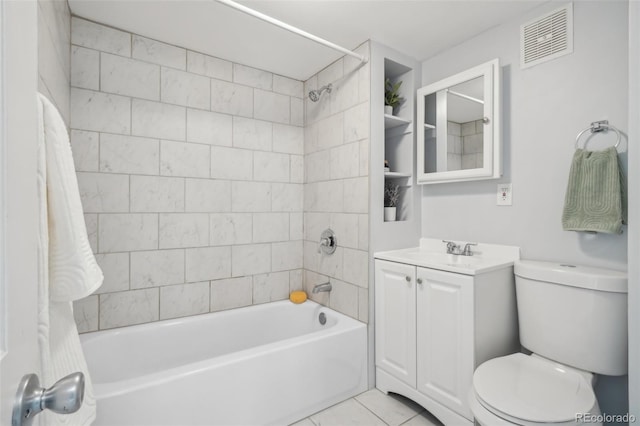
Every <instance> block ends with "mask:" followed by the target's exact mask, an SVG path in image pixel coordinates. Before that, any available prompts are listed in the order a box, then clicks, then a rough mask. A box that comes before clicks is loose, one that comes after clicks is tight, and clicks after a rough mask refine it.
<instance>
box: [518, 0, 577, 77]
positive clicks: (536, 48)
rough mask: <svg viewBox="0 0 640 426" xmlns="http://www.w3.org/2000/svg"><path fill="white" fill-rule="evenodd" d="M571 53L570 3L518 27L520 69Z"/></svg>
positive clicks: (571, 7)
mask: <svg viewBox="0 0 640 426" xmlns="http://www.w3.org/2000/svg"><path fill="white" fill-rule="evenodd" d="M572 52H573V4H572V3H569V4H568V5H566V6H564V7H562V8H560V9H557V10H554V11H553V12H551V13H549V14H548V15H545V16H543V17H540V18H537V19H534V20H533V21H530V22H527V23H526V24H524V25H522V26H521V27H520V67H521V68H529V67H532V66H534V65H538V64H540V63H542V62H546V61H549V60H551V59H555V58H558V57H560V56H564V55H566V54H569V53H572Z"/></svg>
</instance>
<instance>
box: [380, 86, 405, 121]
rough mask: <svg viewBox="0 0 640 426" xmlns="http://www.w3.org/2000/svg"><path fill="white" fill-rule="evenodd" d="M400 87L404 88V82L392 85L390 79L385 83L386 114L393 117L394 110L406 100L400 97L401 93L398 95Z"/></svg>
mask: <svg viewBox="0 0 640 426" xmlns="http://www.w3.org/2000/svg"><path fill="white" fill-rule="evenodd" d="M400 86H402V81H399V82H397V83H396V84H393V83H391V80H390V79H388V78H387V79H386V80H385V81H384V113H385V114H389V115H393V110H394V108H395V107H397V106H398V105H400V104H401V103H402V102H403V101H404V98H403V97H401V96H400V93H398V90H400Z"/></svg>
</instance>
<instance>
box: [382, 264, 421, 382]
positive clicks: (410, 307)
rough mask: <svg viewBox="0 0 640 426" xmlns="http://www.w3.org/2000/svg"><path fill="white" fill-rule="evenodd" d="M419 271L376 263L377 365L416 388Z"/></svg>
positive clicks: (405, 266) (402, 265)
mask: <svg viewBox="0 0 640 426" xmlns="http://www.w3.org/2000/svg"><path fill="white" fill-rule="evenodd" d="M415 275H416V268H415V266H412V265H405V264H402V263H394V262H386V261H384V260H376V264H375V286H376V288H375V296H376V302H375V305H376V313H375V315H376V366H377V367H378V368H381V369H383V370H384V371H386V372H387V373H389V374H391V375H392V376H393V377H396V378H397V379H399V380H402V381H403V382H405V383H406V384H408V385H409V386H412V387H414V388H415V387H416V299H415V296H416V292H415V281H416V280H415Z"/></svg>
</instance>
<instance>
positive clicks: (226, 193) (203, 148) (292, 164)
mask: <svg viewBox="0 0 640 426" xmlns="http://www.w3.org/2000/svg"><path fill="white" fill-rule="evenodd" d="M71 43H72V46H71V62H72V67H71V86H72V88H71V139H72V149H73V154H74V157H75V161H76V169H77V171H78V181H79V186H80V192H81V196H82V201H83V206H84V210H85V213H86V215H85V219H86V223H87V228H88V231H89V235H90V240H91V244H92V247H93V250H94V251H95V253H96V257H97V260H98V263H99V264H100V266H101V267H102V269H103V271H104V275H105V280H104V284H103V285H102V287H101V288H100V289H99V290H98V291H97V294H95V295H92V296H90V297H88V298H87V299H84V300H82V301H79V302H77V303H76V304H75V312H76V319H77V322H78V326H79V329H80V330H81V331H83V332H86V331H91V330H97V329H107V328H113V327H120V326H127V325H132V324H138V323H144V322H150V321H156V320H159V319H166V318H174V317H181V316H187V315H195V314H200V313H205V312H210V311H218V310H223V309H230V308H235V307H240V306H246V305H251V304H257V303H264V302H268V301H272V300H279V299H285V298H287V297H288V295H289V291H290V289H293V288H301V287H302V275H303V274H302V267H303V255H302V253H303V251H302V249H303V242H302V238H303V224H302V221H303V213H302V209H303V178H304V176H303V149H304V147H303V137H304V136H303V135H304V129H303V127H302V126H303V110H304V106H303V100H302V96H303V92H302V89H303V83H302V82H299V81H296V80H292V79H289V78H285V77H281V76H278V75H273V74H271V73H268V72H264V71H261V70H257V69H253V68H249V67H245V66H242V65H239V64H234V63H231V62H228V61H225V60H221V59H218V58H213V57H210V56H206V55H202V54H200V53H197V52H192V51H188V50H186V49H183V48H179V47H176V46H172V45H168V44H164V43H160V42H158V41H154V40H150V39H147V38H144V37H140V36H137V35H135V34H130V33H127V32H123V31H119V30H116V29H112V28H109V27H105V26H102V25H98V24H95V23H92V22H88V21H85V20H82V19H78V18H73V20H72V36H71Z"/></svg>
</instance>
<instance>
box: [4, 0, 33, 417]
mask: <svg viewBox="0 0 640 426" xmlns="http://www.w3.org/2000/svg"><path fill="white" fill-rule="evenodd" d="M37 22H38V21H37V4H36V2H35V1H2V2H0V40H1V42H2V47H1V48H0V96H1V98H2V102H1V103H0V211H1V212H2V215H1V216H0V392H1V397H0V401H1V403H0V425H9V424H11V409H12V404H13V400H14V396H15V394H16V391H17V389H18V384H19V382H20V379H21V378H22V376H23V375H25V374H28V373H36V374H39V373H40V372H39V356H38V344H37V306H36V303H37V297H38V294H37V286H36V283H37V279H38V275H37V258H36V243H37V240H36V237H37V233H36V230H37V228H38V220H37V202H36V201H37V198H36V196H37V195H36V166H37V164H36V158H37V155H36V147H37V143H36V137H37V110H36V91H37V82H38V74H37V51H38V50H37V49H38V46H37Z"/></svg>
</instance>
